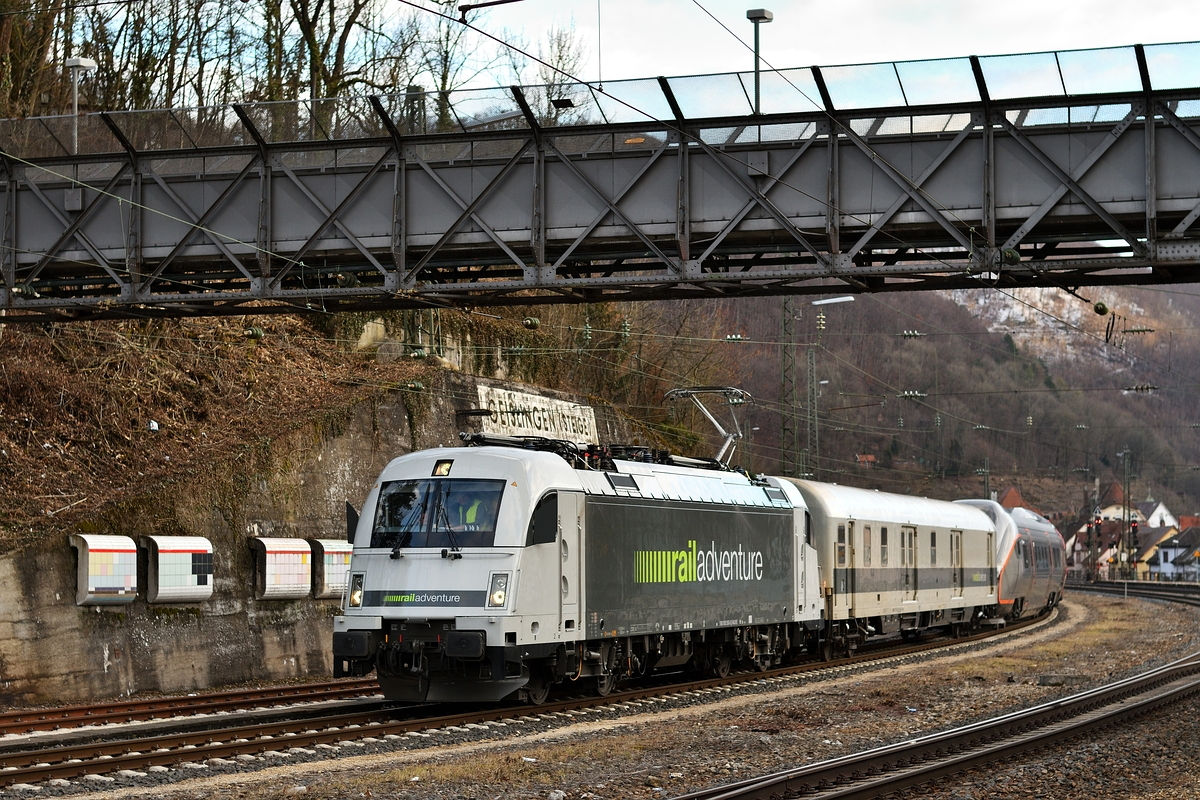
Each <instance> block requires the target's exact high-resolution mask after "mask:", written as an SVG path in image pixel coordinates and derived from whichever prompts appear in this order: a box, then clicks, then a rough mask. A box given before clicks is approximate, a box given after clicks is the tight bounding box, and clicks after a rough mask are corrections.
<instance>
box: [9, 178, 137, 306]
mask: <svg viewBox="0 0 1200 800" xmlns="http://www.w3.org/2000/svg"><path fill="white" fill-rule="evenodd" d="M129 170H130V164H129V163H125V164H122V165H121V168H120V169H119V170H117V173H116V174H115V175H113V176H112V178H110V179H109V181H108V183H107V184H105V186H104V188H103V189H101V190H100V193H99V194H98V195H97V196H96V197H95V198H93V200H92V202H90V203H88V205H87V208H85V209H83V211H81V212H79V216H77V217H76V218H75V220H74V221H73V222H70V223H68V222H67V218H66V217H65V216H64V215H63V214H62V212H60V211H59V210H58V207H57V206H55V205H54V204H53V203H51V202H50V199H49V198H48V197H46V195H45V194H43V192H42V190H41V187H39V186H38V185H37V184H36V183H34V182H33V181H31V180H28V179H26V181H25V183H26V185H27V186H29V188H30V190H32V191H33V193H34V194H35V195H37V198H38V199H39V200H41V201H42V203H43V204H44V205H45V206H46V208H48V209H50V212H51V213H52V214H54V216H55V217H56V218H57V219H58V221H59V222H60V223H62V224H63V225H65V226H66V230H64V231H63V232H62V235H61V236H59V237H58V239H57V240H56V241H55V242H54V244H53V245H51V246H50V248H49V249H48V250H46V251H45V252H44V253H43V254H42V258H41V260H40V261H38V263H37V264H35V265H34V267H33V269H32V270H30V272H29V275H28V276H27V277H26V278H25V280H26V281H32V280H33V279H35V278H36V277H37V276H38V275H39V274H41V272H42V270H43V269H45V268H46V265H48V264H49V263H50V261H51V260H52V259H54V258H55V257H56V256H57V255H58V252H59V251H60V250H62V249H63V247H65V246H66V244H67V242H69V241H71V237H75V238H76V239H77V240H78V241H79V244H80V245H81V246H82V247H83V248H84V249H85V250H87V251H88V253H90V254H91V256H92V258H94V259H96V265H97V266H99V267H101V268H102V269H103V270H104V271H105V272H107V273H108V274H109V275H110V276H111V277H112V279H113V280H114V281H116V282H117V283H118V284H122V285H124V284H125V283H126V282H125V280H123V279H122V278H120V277H119V276H118V275H117V273H116V272H115V271H114V270H112V269H111V268H110V267H109V266H108V259H107V258H105V257H104V256H103V255H101V254H100V250H99V248H97V247H96V246H95V245H94V244H92V242H91V240H90V239H88V238H87V236H85V235H84V234H83V232H82V231H81V230H80V228H81V227H82V226H83V224H84V223H85V222H87V221H88V219H90V218H91V216H92V215H93V214H94V213H96V211H97V210H98V209H99V208H100V206H101V205H103V204H104V201H105V200H109V199H111V196H112V190H113V189H114V188H116V185H117V184H118V183H120V181H121V179H122V178H124V177H125V173H127V172H128V171H129Z"/></svg>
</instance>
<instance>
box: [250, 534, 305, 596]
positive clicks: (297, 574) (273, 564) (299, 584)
mask: <svg viewBox="0 0 1200 800" xmlns="http://www.w3.org/2000/svg"><path fill="white" fill-rule="evenodd" d="M250 546H251V547H253V548H254V596H255V597H256V598H257V599H259V600H299V599H301V598H304V597H308V595H309V593H310V592H312V549H311V548H310V547H309V545H308V542H306V541H305V540H304V539H273V538H266V537H262V538H255V539H251V540H250Z"/></svg>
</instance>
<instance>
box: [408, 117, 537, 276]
mask: <svg viewBox="0 0 1200 800" xmlns="http://www.w3.org/2000/svg"><path fill="white" fill-rule="evenodd" d="M532 144H533V139H526V140H525V143H524V144H522V145H521V148H520V149H519V150H517V152H516V153H514V154H513V156H512V158H510V159H509V160H508V163H507V164H505V165H504V166H503V167H501V168H500V171H499V172H498V173H496V177H494V178H492V180H491V181H490V182H488V185H487V186H485V187H483V191H482V192H480V193H479V195H478V196H477V197H476V198H475V199H474V200H472V201H471V202H470V203H465V202H463V199H462V198H461V197H459V196H458V193H457V192H455V191H454V190H453V189H451V188H450V185H449V184H448V183H446V182H445V181H444V180H442V177H441V176H440V175H438V174H437V172H436V171H434V169H433V167H431V166H429V164H427V163H426V162H425V159H423V158H421V157H420V156H418V155H416V154H415V153H414V154H412V156H413V159H414V160H415V161H416V162H417V164H418V165H419V166H420V167H421V169H423V170H425V173H426V174H427V175H429V177H430V178H432V179H433V181H434V183H436V184H437V185H438V186H439V187H440V188H441V190H442V191H443V192H445V193H446V194H447V195H448V196H449V197H450V199H452V200H453V201H454V202H455V203H457V204H458V206H459V207H460V208H461V209H462V210H463V211H462V213H461V214H459V215H458V219H456V220H455V221H454V224H453V225H451V226H450V227H449V229H447V231H446V232H445V233H443V234H442V235H441V238H439V239H438V240H437V241H436V242H434V243H433V246H432V247H430V248H429V249H428V250H426V251H425V255H423V256H421V260H420V261H418V262H417V263H416V264H415V265H414V266H413V268H412V269H410V270H409V271H408V274H407V275H405V276H404V282H405V283H412V281H413V279H414V278H415V277H416V275H417V273H418V272H420V271H421V270H423V269H424V268H425V265H426V264H428V263H429V261H430V259H432V258H433V256H434V255H435V254H436V253H437V252H438V251H439V250H441V249H442V247H443V246H445V244H446V242H448V241H450V237H452V236H453V235H454V234H456V233H457V232H458V229H459V228H461V227H462V226H463V224H464V223H465V222H466V221H467V220H468V219H473V220H475V224H476V225H478V226H479V227H480V228H482V229H483V232H484V233H486V234H487V235H488V238H490V239H491V240H492V241H493V242H495V243H496V245H497V246H498V247H499V248H500V249H501V250H503V251H504V253H505V255H507V256H508V257H509V258H511V259H512V260H513V263H515V264H517V265H518V266H519V267H521V269H526V264H525V262H524V261H522V260H521V258H520V256H518V255H517V254H516V253H514V252H513V251H512V248H511V247H509V246H508V244H507V243H506V242H505V241H504V240H503V239H501V238H500V237H499V235H497V233H496V232H495V231H494V230H492V228H491V226H490V225H488V224H487V223H486V222H484V221H483V220H482V219H481V218H480V217H479V214H477V213H476V212H477V210H478V209H479V207H480V206H481V205H483V203H484V201H485V200H487V199H488V198H489V197H491V194H492V192H493V191H495V190H496V189H497V188H498V187H499V186H500V184H501V183H503V182H504V179H505V178H507V177H508V174H509V173H510V172H512V171H513V169H514V168H515V167H516V166H517V162H519V161H520V160H521V157H522V156H523V155H525V151H526V150H528V149H529V148H530V146H531V145H532Z"/></svg>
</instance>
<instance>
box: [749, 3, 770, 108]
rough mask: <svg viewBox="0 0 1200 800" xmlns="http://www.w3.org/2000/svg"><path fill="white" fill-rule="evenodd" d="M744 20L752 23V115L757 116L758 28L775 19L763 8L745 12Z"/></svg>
mask: <svg viewBox="0 0 1200 800" xmlns="http://www.w3.org/2000/svg"><path fill="white" fill-rule="evenodd" d="M746 19H748V20H750V21H751V22H753V23H754V114H755V116H758V115H759V114H760V113H762V112H761V111H760V110H759V88H758V87H759V82H758V26H759V25H761V24H762V23H764V22H770V21H771V20H773V19H775V15H774V14H772V13H771V12H770V11H767V10H766V9H765V8H752V9H750V10H749V11H747V12H746Z"/></svg>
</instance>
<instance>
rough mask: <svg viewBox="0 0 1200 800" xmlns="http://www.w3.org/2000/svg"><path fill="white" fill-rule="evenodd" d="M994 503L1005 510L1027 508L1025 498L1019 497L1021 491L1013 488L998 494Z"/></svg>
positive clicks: (1010, 487)
mask: <svg viewBox="0 0 1200 800" xmlns="http://www.w3.org/2000/svg"><path fill="white" fill-rule="evenodd" d="M996 502H997V503H999V504H1000V505H1002V506H1004V507H1005V508H1028V507H1029V504H1028V503H1026V502H1025V498H1024V497H1022V496H1021V490H1020V489H1018V488H1017V487H1015V486H1009V487H1008V488H1007V489H1005V490H1004V491H1002V492H1000V494H999V496H998V497H997V498H996Z"/></svg>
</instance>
